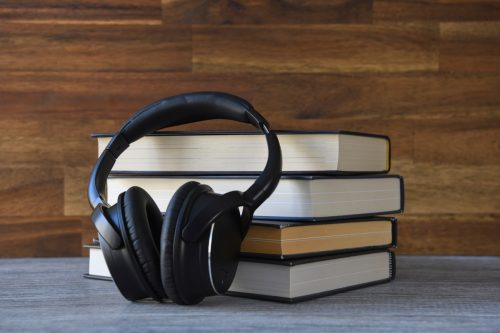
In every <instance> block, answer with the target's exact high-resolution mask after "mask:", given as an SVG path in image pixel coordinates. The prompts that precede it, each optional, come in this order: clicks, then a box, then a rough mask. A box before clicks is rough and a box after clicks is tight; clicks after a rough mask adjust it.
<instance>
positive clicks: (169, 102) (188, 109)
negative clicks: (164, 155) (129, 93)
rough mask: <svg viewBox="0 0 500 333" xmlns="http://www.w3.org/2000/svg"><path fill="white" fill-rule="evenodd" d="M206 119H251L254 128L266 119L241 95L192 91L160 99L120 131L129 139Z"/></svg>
mask: <svg viewBox="0 0 500 333" xmlns="http://www.w3.org/2000/svg"><path fill="white" fill-rule="evenodd" d="M209 119H228V120H234V121H239V122H244V123H250V124H252V125H254V126H255V127H257V128H260V124H266V125H267V126H268V124H267V122H266V121H265V119H264V118H263V117H262V116H261V115H260V114H259V113H258V112H257V111H255V110H254V108H253V107H252V105H251V104H250V103H248V102H247V101H246V100H244V99H243V98H240V97H238V96H235V95H231V94H226V93H221V92H195V93H188V94H183V95H177V96H173V97H169V98H165V99H162V100H160V101H157V102H155V103H153V104H150V105H148V106H146V107H145V108H143V109H142V110H141V111H139V112H138V113H136V114H135V115H134V116H133V117H132V118H130V119H129V120H128V121H127V123H125V125H124V126H123V128H122V129H121V130H120V133H121V134H122V135H123V136H124V137H125V138H126V139H127V141H128V143H129V144H130V143H132V142H134V141H136V140H137V139H139V138H141V137H143V136H144V135H146V134H149V133H152V132H154V131H157V130H159V129H162V128H165V127H170V126H176V125H182V124H187V123H192V122H197V121H202V120H209Z"/></svg>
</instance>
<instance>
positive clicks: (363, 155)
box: [94, 131, 390, 174]
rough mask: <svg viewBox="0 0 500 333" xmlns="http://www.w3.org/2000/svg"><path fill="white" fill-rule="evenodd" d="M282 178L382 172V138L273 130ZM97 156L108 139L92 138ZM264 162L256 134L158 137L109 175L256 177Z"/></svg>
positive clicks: (385, 147) (138, 145)
mask: <svg viewBox="0 0 500 333" xmlns="http://www.w3.org/2000/svg"><path fill="white" fill-rule="evenodd" d="M275 133H276V134H277V135H278V139H279V141H280V145H281V150H282V155H283V172H284V173H308V174H315V173H316V174H328V173H333V174H339V173H351V174H352V173H368V172H369V173H384V172H388V171H389V168H390V141H389V138H388V137H387V136H382V135H372V134H366V133H355V132H345V131H275ZM94 137H96V138H97V141H98V148H99V155H100V154H101V153H102V151H103V150H104V149H105V147H106V145H107V144H108V142H109V141H110V140H111V137H112V134H95V135H94ZM266 161H267V145H266V141H265V136H264V135H262V134H260V133H259V132H229V131H213V132H212V131H209V132H157V133H154V134H151V135H148V136H145V137H143V138H141V139H139V140H137V141H136V142H134V143H132V144H131V145H130V147H129V148H128V149H127V150H126V151H125V152H124V153H123V154H122V155H121V156H120V157H119V158H118V160H117V161H116V164H115V166H114V167H113V170H112V171H113V172H115V173H117V172H118V173H119V172H130V171H134V172H180V173H208V174H221V173H236V174H241V173H248V174H257V173H259V172H261V171H262V170H263V169H264V166H265V163H266Z"/></svg>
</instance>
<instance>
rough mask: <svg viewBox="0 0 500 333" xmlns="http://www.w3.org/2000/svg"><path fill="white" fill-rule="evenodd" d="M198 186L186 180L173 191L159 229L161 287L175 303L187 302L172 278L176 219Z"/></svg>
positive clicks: (198, 184) (196, 183)
mask: <svg viewBox="0 0 500 333" xmlns="http://www.w3.org/2000/svg"><path fill="white" fill-rule="evenodd" d="M198 186H200V183H198V182H194V181H192V182H187V183H185V184H184V185H182V186H181V187H179V189H178V190H177V191H176V192H175V193H174V195H173V196H172V199H171V200H170V202H169V204H168V207H167V211H166V213H165V217H164V218H163V227H162V231H161V239H160V243H161V251H160V255H161V258H160V269H161V277H162V284H163V289H164V290H165V292H166V293H167V295H168V297H169V298H170V299H171V300H173V301H174V302H175V303H177V304H187V303H186V302H185V301H184V300H183V299H182V297H181V296H180V295H179V294H178V292H177V287H176V284H175V279H174V240H175V231H176V227H177V220H178V218H179V214H180V213H181V210H182V208H183V205H184V203H185V201H186V199H187V198H188V197H189V195H190V193H191V192H192V191H193V190H194V189H196V188H197V187H198Z"/></svg>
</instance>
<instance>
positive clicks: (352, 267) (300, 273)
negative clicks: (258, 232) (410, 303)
mask: <svg viewBox="0 0 500 333" xmlns="http://www.w3.org/2000/svg"><path fill="white" fill-rule="evenodd" d="M394 263H395V258H394V254H393V253H392V252H390V251H384V252H375V253H362V252H360V253H356V254H347V255H344V256H334V257H324V256H323V257H312V258H309V259H297V260H283V261H278V260H258V259H250V258H246V259H245V258H242V260H240V262H239V264H238V269H237V270H236V276H235V278H234V280H233V283H232V284H231V287H229V290H228V294H230V295H237V296H245V297H252V298H259V299H261V298H263V299H269V300H275V301H282V302H296V301H301V300H306V299H310V298H315V297H319V296H324V295H328V294H333V293H336V292H341V291H345V290H350V289H355V288H360V287H363V286H367V285H373V284H376V283H382V282H388V281H390V280H391V279H393V278H394V275H395V269H394Z"/></svg>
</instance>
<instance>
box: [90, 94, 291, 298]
mask: <svg viewBox="0 0 500 333" xmlns="http://www.w3.org/2000/svg"><path fill="white" fill-rule="evenodd" d="M209 119H229V120H235V121H239V122H244V123H250V124H252V125H254V126H255V127H257V128H259V129H260V130H261V131H262V132H263V133H264V134H265V136H266V141H267V146H268V160H267V164H266V166H265V169H264V171H263V172H262V173H261V174H260V176H259V177H258V178H257V179H256V181H255V183H253V185H252V186H250V187H249V188H248V189H247V190H246V191H245V192H239V191H232V192H228V193H226V194H223V195H221V194H217V193H214V192H213V190H212V189H211V188H210V187H209V186H207V185H203V184H199V183H197V182H188V183H186V184H184V185H182V186H181V187H180V188H179V189H178V190H177V191H176V192H175V194H174V195H173V197H172V199H171V201H170V203H169V204H168V207H167V211H166V213H165V216H162V214H161V212H160V210H159V209H158V207H157V205H156V204H155V202H154V201H153V199H152V198H151V197H150V196H149V195H148V193H146V191H145V190H143V189H142V188H140V187H135V186H134V187H131V188H129V189H128V190H127V191H126V192H124V193H121V194H120V195H119V197H118V202H117V203H116V205H113V206H110V205H109V204H107V203H106V200H105V189H106V180H107V178H108V176H109V174H110V172H111V169H112V167H113V165H114V164H115V161H116V159H117V158H118V156H120V154H121V153H123V152H124V151H125V149H127V147H128V146H129V144H130V143H132V142H134V141H136V140H138V139H139V138H141V137H143V136H145V135H147V134H150V133H152V132H154V131H157V130H159V129H162V128H165V127H170V126H175V125H181V124H187V123H191V122H197V121H202V120H209ZM280 175H281V148H280V145H279V142H278V138H277V137H276V135H275V134H274V133H273V132H271V131H270V130H269V124H268V123H267V121H266V120H265V119H264V118H263V117H262V116H261V115H260V114H259V113H258V112H257V111H255V109H254V108H253V107H252V105H251V104H250V103H248V102H247V101H245V100H244V99H242V98H239V97H237V96H233V95H229V94H225V93H220V92H197V93H188V94H183V95H178V96H174V97H170V98H166V99H163V100H160V101H158V102H155V103H153V104H151V105H149V106H146V107H145V108H143V109H142V110H140V111H139V112H138V113H136V114H135V115H134V116H132V117H131V118H130V119H129V120H128V121H127V122H126V123H125V125H123V127H122V128H121V129H120V131H119V132H118V133H117V134H116V135H115V136H114V137H113V138H112V139H111V141H110V142H109V144H108V146H107V147H106V149H105V150H104V151H103V153H102V154H101V156H100V157H99V159H98V160H97V162H96V164H95V166H94V168H93V170H92V173H91V175H90V181H89V188H88V197H89V202H90V205H91V206H92V208H93V209H94V211H93V213H92V217H91V218H92V222H93V223H94V225H95V227H96V229H97V231H98V233H99V241H100V245H101V248H102V251H103V253H104V257H105V259H106V264H107V266H108V268H109V271H110V273H111V276H112V277H113V280H114V282H115V283H116V285H117V286H118V289H119V290H120V292H121V293H122V295H123V296H124V297H125V298H127V299H129V300H139V299H143V298H148V297H151V298H153V299H155V300H157V301H162V300H163V299H166V298H170V299H172V300H173V301H174V302H175V303H178V304H196V303H199V302H201V301H202V300H203V298H204V297H206V296H211V295H215V294H222V293H224V292H226V291H227V289H228V288H229V286H230V285H231V283H232V281H233V279H234V275H235V273H236V268H237V266H238V257H239V252H240V246H241V241H242V240H243V238H244V236H245V234H246V232H247V231H248V227H249V224H250V222H251V219H252V216H253V213H254V211H255V210H256V209H257V208H258V207H259V206H260V205H261V204H262V202H264V200H266V199H267V198H268V197H269V196H270V195H271V194H272V193H273V191H274V189H275V188H276V186H277V185H278V182H279V179H280ZM240 207H241V208H242V210H241V214H240V210H239V208H240Z"/></svg>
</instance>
